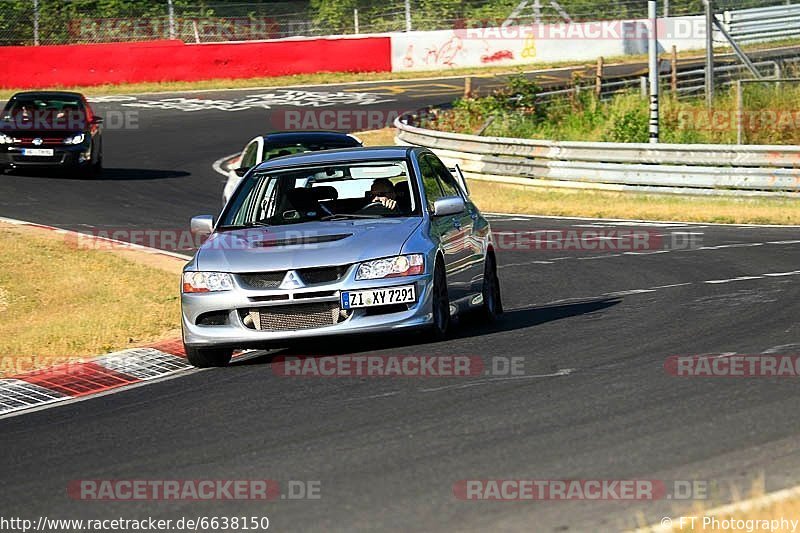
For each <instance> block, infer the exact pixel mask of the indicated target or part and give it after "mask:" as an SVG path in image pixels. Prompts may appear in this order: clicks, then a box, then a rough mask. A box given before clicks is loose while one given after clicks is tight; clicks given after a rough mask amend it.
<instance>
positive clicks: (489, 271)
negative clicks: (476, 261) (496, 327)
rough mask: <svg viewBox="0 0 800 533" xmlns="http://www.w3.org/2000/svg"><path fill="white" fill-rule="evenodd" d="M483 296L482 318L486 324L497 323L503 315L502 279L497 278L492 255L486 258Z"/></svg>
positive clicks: (495, 264) (495, 265)
mask: <svg viewBox="0 0 800 533" xmlns="http://www.w3.org/2000/svg"><path fill="white" fill-rule="evenodd" d="M482 295H483V305H482V306H481V309H480V314H481V317H482V318H483V319H484V321H486V322H489V323H492V322H495V321H496V320H497V319H498V318H499V317H500V315H501V314H503V301H502V299H501V298H500V278H498V277H497V263H496V262H495V259H494V255H492V254H489V255H487V256H486V264H485V265H484V267H483V291H482Z"/></svg>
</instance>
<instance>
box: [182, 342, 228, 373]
mask: <svg viewBox="0 0 800 533" xmlns="http://www.w3.org/2000/svg"><path fill="white" fill-rule="evenodd" d="M184 350H185V351H186V358H187V359H189V362H190V363H191V364H192V366H196V367H197V368H209V367H214V366H227V364H228V363H230V362H231V357H233V350H226V349H223V348H190V347H189V346H186V345H184Z"/></svg>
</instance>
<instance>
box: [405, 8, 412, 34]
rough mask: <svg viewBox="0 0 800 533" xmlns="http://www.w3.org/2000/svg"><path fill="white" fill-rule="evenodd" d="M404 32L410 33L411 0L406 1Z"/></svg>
mask: <svg viewBox="0 0 800 533" xmlns="http://www.w3.org/2000/svg"><path fill="white" fill-rule="evenodd" d="M406 31H411V0H406Z"/></svg>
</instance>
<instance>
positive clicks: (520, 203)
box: [469, 180, 800, 224]
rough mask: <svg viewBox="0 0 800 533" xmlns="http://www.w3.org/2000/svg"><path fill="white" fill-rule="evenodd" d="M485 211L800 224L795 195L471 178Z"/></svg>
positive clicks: (481, 206)
mask: <svg viewBox="0 0 800 533" xmlns="http://www.w3.org/2000/svg"><path fill="white" fill-rule="evenodd" d="M469 186H470V191H471V193H472V197H473V199H474V200H475V203H476V204H477V205H478V207H479V208H480V209H481V210H482V211H484V212H500V213H519V214H528V215H550V216H571V217H595V218H631V219H637V220H676V221H685V222H716V223H726V224H800V201H797V200H796V199H791V198H723V197H719V198H707V197H700V196H674V195H667V194H642V193H633V192H606V191H584V190H575V191H573V190H569V191H566V190H562V189H558V190H555V189H545V188H542V189H540V188H538V187H537V188H533V187H525V186H524V185H507V184H504V183H490V182H486V181H475V180H471V181H470V184H469Z"/></svg>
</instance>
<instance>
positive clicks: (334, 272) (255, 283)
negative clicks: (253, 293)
mask: <svg viewBox="0 0 800 533" xmlns="http://www.w3.org/2000/svg"><path fill="white" fill-rule="evenodd" d="M349 267H350V265H339V266H332V267H321V268H301V269H298V270H295V272H297V274H298V275H299V276H300V279H301V280H302V281H303V283H305V284H306V285H314V284H316V283H331V282H334V281H339V280H340V279H342V277H343V276H344V275H345V274H347V269H348V268H349ZM286 272H287V271H286V270H280V271H275V272H258V273H253V274H239V283H240V284H241V285H242V286H243V287H245V288H247V289H277V288H278V287H280V285H281V282H282V281H283V278H284V277H285V276H286Z"/></svg>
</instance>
